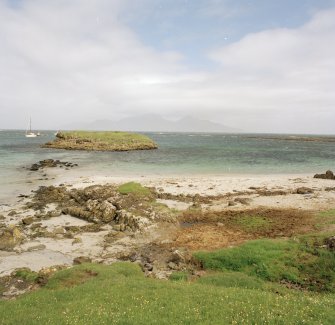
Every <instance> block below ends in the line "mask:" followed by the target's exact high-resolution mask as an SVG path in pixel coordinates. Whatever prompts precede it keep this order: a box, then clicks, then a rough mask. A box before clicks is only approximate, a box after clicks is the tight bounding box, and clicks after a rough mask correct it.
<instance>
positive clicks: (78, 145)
mask: <svg viewBox="0 0 335 325" xmlns="http://www.w3.org/2000/svg"><path fill="white" fill-rule="evenodd" d="M43 147H44V148H56V149H69V150H97V151H128V150H146V149H156V148H157V145H156V144H155V143H154V142H153V141H152V140H151V139H150V138H149V137H147V136H145V135H143V134H137V133H128V132H111V131H104V132H93V131H92V132H90V131H68V132H59V133H58V134H57V135H56V139H55V140H54V141H52V142H48V143H46V144H44V145H43Z"/></svg>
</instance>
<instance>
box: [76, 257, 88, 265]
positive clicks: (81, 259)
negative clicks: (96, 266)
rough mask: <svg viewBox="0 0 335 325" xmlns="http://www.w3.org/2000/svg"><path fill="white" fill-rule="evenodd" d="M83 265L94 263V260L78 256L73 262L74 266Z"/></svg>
mask: <svg viewBox="0 0 335 325" xmlns="http://www.w3.org/2000/svg"><path fill="white" fill-rule="evenodd" d="M83 263H92V259H91V258H90V257H87V256H78V257H76V258H75V259H74V260H73V264H75V265H78V264H83Z"/></svg>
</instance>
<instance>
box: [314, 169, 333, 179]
mask: <svg viewBox="0 0 335 325" xmlns="http://www.w3.org/2000/svg"><path fill="white" fill-rule="evenodd" d="M314 178H322V179H335V175H334V173H333V172H332V171H331V170H327V171H326V173H325V174H315V175H314Z"/></svg>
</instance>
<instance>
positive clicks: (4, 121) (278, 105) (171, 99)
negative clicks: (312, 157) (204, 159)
mask: <svg viewBox="0 0 335 325" xmlns="http://www.w3.org/2000/svg"><path fill="white" fill-rule="evenodd" d="M0 112H1V116H0V128H21V129H25V128H26V126H27V123H28V120H29V116H30V115H31V116H32V119H33V125H34V127H35V128H37V129H59V128H61V127H62V126H63V125H66V124H69V123H72V122H89V121H93V120H96V119H104V118H106V119H112V120H117V119H120V118H123V117H127V116H133V115H139V114H144V113H156V114H160V115H162V116H164V117H166V118H170V119H178V118H180V117H183V116H185V115H192V116H194V117H198V118H203V119H208V120H211V121H215V122H221V123H223V124H225V125H228V126H231V127H237V128H241V129H244V130H247V131H252V132H255V131H256V132H295V133H332V134H335V0H299V1H292V0H281V1H269V0H253V1H251V0H250V1H247V0H95V1H92V0H71V1H68V0H0Z"/></svg>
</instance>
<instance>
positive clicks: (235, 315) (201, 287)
mask: <svg viewBox="0 0 335 325" xmlns="http://www.w3.org/2000/svg"><path fill="white" fill-rule="evenodd" d="M87 271H90V272H91V273H92V272H94V273H95V274H97V275H96V276H94V277H90V279H85V281H83V282H80V283H77V284H76V285H72V286H70V287H67V286H66V285H64V284H65V283H66V282H67V278H74V277H77V276H80V274H83V273H86V272H87ZM242 277H243V275H242ZM227 278H228V277H226V279H227ZM50 281H51V283H52V285H48V286H47V287H45V288H43V289H39V290H37V291H35V292H32V293H30V294H26V295H24V296H22V297H20V298H18V299H17V300H13V301H1V302H0V319H1V324H3V325H5V324H22V325H28V324H57V325H62V324H145V325H147V324H162V325H164V324H169V325H170V324H205V325H206V324H211V325H212V324H213V325H215V324H302V323H306V324H333V323H334V320H335V315H334V313H335V311H334V309H333V306H334V295H331V294H312V293H302V292H299V291H292V292H288V291H287V292H283V293H281V294H278V293H275V292H271V291H267V290H262V288H261V286H260V287H257V283H256V282H255V286H254V287H253V288H241V287H227V286H222V285H220V284H218V283H217V281H214V282H213V281H212V282H209V279H207V282H206V281H204V282H200V281H199V282H196V283H189V282H185V281H176V282H173V281H160V280H155V279H151V278H145V277H144V275H143V273H142V272H141V271H140V268H139V267H138V266H137V265H135V264H130V263H115V264H113V265H111V266H106V265H96V264H86V265H79V266H76V267H73V268H71V269H68V270H63V271H59V272H57V273H56V274H55V275H54V276H53V277H52V278H51V280H50Z"/></svg>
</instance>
